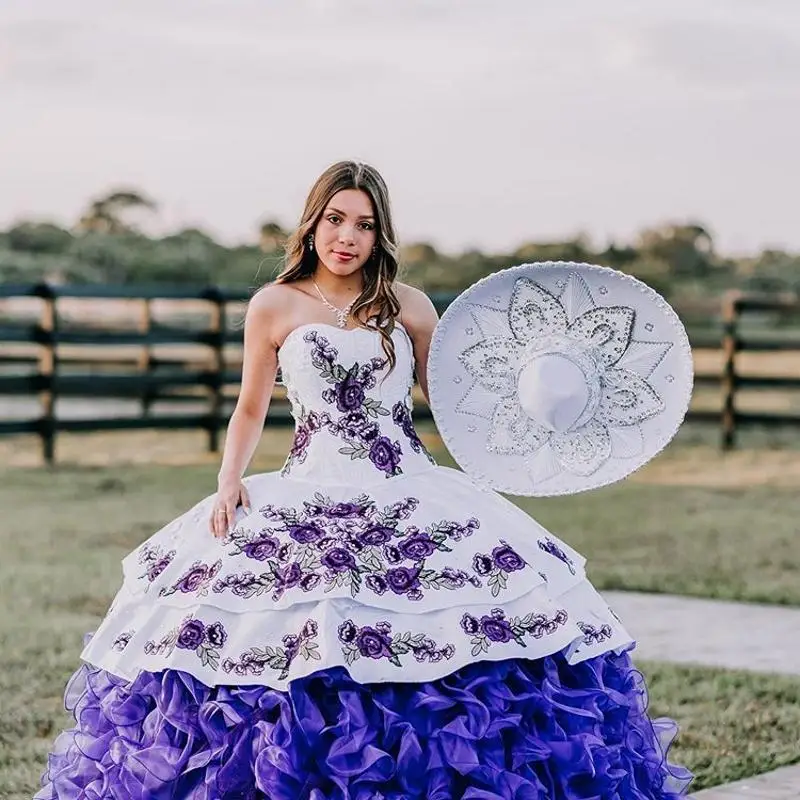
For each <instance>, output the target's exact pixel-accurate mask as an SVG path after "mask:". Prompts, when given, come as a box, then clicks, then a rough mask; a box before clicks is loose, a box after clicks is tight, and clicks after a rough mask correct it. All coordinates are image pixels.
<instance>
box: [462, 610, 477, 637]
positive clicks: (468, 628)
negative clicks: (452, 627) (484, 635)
mask: <svg viewBox="0 0 800 800" xmlns="http://www.w3.org/2000/svg"><path fill="white" fill-rule="evenodd" d="M461 627H462V629H463V630H464V632H465V633H469V634H474V633H477V632H478V631H479V630H480V629H481V626H480V623H479V622H478V620H477V619H475V617H473V616H472V615H471V614H464V616H463V617H461Z"/></svg>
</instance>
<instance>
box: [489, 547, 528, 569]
mask: <svg viewBox="0 0 800 800" xmlns="http://www.w3.org/2000/svg"><path fill="white" fill-rule="evenodd" d="M492 559H493V560H494V563H495V564H496V565H497V566H498V567H499V568H500V569H502V570H505V571H506V572H514V571H516V570H519V569H523V568H524V567H525V561H524V560H523V559H522V557H521V556H520V555H519V554H518V553H517V552H515V551H514V550H513V549H512V548H511V547H510V546H509V545H507V544H504V545H503V546H501V547H495V548H494V550H492Z"/></svg>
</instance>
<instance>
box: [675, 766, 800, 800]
mask: <svg viewBox="0 0 800 800" xmlns="http://www.w3.org/2000/svg"><path fill="white" fill-rule="evenodd" d="M690 797H691V798H692V800H798V798H800V766H793V767H781V768H780V769H776V770H774V771H773V772H765V773H764V774H763V775H757V776H756V777H755V778H745V779H744V780H742V781H735V782H734V783H728V784H725V786H714V787H712V788H711V789H703V790H702V791H700V792H695V794H693V795H690Z"/></svg>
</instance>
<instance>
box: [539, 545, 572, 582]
mask: <svg viewBox="0 0 800 800" xmlns="http://www.w3.org/2000/svg"><path fill="white" fill-rule="evenodd" d="M537 544H538V545H539V549H540V550H544V552H545V553H549V554H550V555H551V556H555V557H556V558H557V559H559V560H560V561H563V562H564V563H565V564H566V565H567V567H569V571H570V572H571V573H572V574H573V575H574V574H575V564H574V563H573V561H572V559H571V558H570V557H569V556H568V555H567V554H566V553H565V552H564V551H563V550H562V549H561V548H560V547H559V546H558V545H557V544H556V543H555V542H554V541H553V540H552V539H548V538H544V539H539V540H538V541H537Z"/></svg>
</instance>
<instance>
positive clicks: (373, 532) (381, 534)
mask: <svg viewBox="0 0 800 800" xmlns="http://www.w3.org/2000/svg"><path fill="white" fill-rule="evenodd" d="M394 533H395V531H394V528H389V527H387V526H386V525H370V526H369V528H367V529H366V530H365V531H364V532H363V533H362V534H360V535H359V537H358V541H360V542H361V543H362V544H366V545H381V544H386V542H389V541H391V539H392V538H393V537H394Z"/></svg>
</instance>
